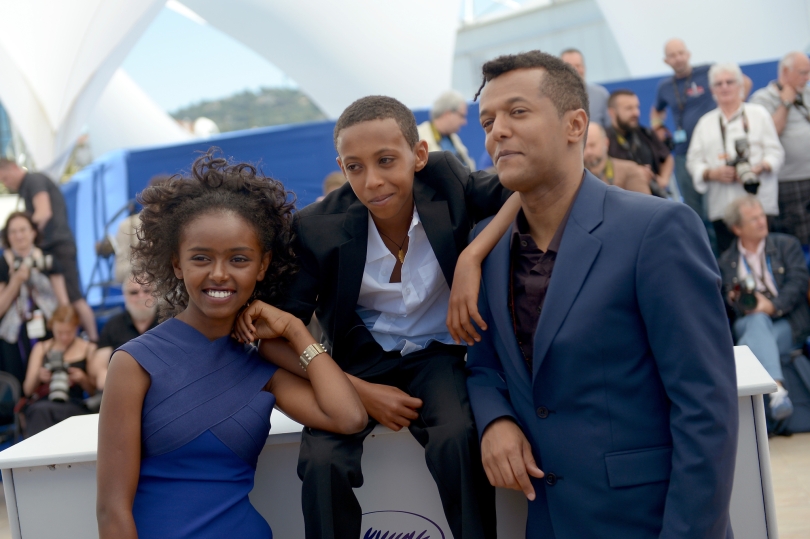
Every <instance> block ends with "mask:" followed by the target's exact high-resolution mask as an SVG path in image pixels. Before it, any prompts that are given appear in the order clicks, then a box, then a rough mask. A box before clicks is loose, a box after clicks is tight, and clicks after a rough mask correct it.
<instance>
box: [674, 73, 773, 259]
mask: <svg viewBox="0 0 810 539" xmlns="http://www.w3.org/2000/svg"><path fill="white" fill-rule="evenodd" d="M709 83H710V85H711V91H712V96H713V97H714V99H715V101H717V107H718V108H716V109H715V110H713V111H711V112H708V113H706V114H705V115H703V117H702V118H701V119H700V120H699V121H698V123H697V126H695V130H694V132H693V133H692V140H691V142H690V143H689V150H688V152H687V154H686V166H687V168H688V169H689V173H690V174H691V175H692V181H693V182H694V184H695V190H696V191H697V192H698V193H701V194H705V195H706V197H705V200H706V205H707V213H708V217H709V220H710V221H711V222H712V224H713V225H714V230H715V233H716V236H717V250H718V252H720V253H722V252H723V251H725V250H726V249H728V248H729V246H730V245H731V244H732V243H733V241H734V234H733V233H732V232H731V230H729V229H728V227H727V226H726V225H725V224H724V223H723V215H724V212H725V210H726V207H727V206H728V205H729V204H730V203H731V201H733V200H734V199H736V198H738V197H740V196H742V195H745V194H746V193H751V194H755V195H756V196H757V198H759V201H760V202H761V203H762V207H763V209H764V210H765V214H766V215H768V216H769V217H776V216H777V215H779V203H778V191H779V185H778V182H777V179H776V178H777V173H778V172H779V168H780V167H781V166H782V162H783V161H784V158H785V152H784V150H783V149H782V145H781V144H780V143H779V137H778V135H777V134H776V128H775V127H774V124H773V119H772V118H771V115H770V113H768V111H767V110H766V109H765V107H763V106H762V105H756V104H752V103H743V96H744V93H745V89H744V86H743V74H742V71H741V70H740V67H739V66H738V65H737V64H733V63H728V64H715V65H713V66H712V67H711V68H710V69H709Z"/></svg>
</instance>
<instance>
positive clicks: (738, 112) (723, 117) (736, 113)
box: [717, 103, 745, 125]
mask: <svg viewBox="0 0 810 539" xmlns="http://www.w3.org/2000/svg"><path fill="white" fill-rule="evenodd" d="M717 110H718V111H719V112H720V121H722V122H723V125H728V124H730V123H731V122H733V121H734V120H737V119H739V118H740V117H741V116H742V113H743V111H744V110H745V103H743V104H741V105H740V108H738V109H737V110H736V111H734V114H732V115H731V118H729V119H728V120H726V115H725V114H723V111H722V110H720V107H717Z"/></svg>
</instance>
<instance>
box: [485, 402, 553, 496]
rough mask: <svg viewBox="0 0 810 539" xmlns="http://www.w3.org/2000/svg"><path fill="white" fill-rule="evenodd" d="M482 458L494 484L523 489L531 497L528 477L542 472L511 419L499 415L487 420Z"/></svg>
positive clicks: (539, 476) (540, 476) (542, 474)
mask: <svg viewBox="0 0 810 539" xmlns="http://www.w3.org/2000/svg"><path fill="white" fill-rule="evenodd" d="M481 460H482V462H483V464H484V471H485V472H486V474H487V479H489V482H490V483H491V484H492V486H493V487H503V488H511V489H513V490H522V491H523V493H524V494H525V495H526V497H527V498H528V499H529V500H534V498H535V494H534V487H533V486H532V482H531V480H530V479H529V476H532V477H536V478H537V479H540V478H542V477H543V476H544V475H545V474H544V473H543V472H542V471H541V470H540V468H538V467H537V464H536V463H535V462H534V457H533V456H532V447H531V446H530V445H529V441H528V440H527V439H526V436H525V435H524V434H523V431H522V430H520V427H518V426H517V425H516V424H515V422H514V421H512V420H511V419H509V418H506V417H502V418H500V419H496V420H495V421H493V422H492V423H490V425H489V426H488V427H487V429H486V430H485V431H484V436H483V437H482V438H481Z"/></svg>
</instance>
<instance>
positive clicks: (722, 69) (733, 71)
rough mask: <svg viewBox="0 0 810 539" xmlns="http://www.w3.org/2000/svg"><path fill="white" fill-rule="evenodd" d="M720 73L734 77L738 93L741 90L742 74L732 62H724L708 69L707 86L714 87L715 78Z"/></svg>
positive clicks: (738, 67) (737, 65)
mask: <svg viewBox="0 0 810 539" xmlns="http://www.w3.org/2000/svg"><path fill="white" fill-rule="evenodd" d="M720 73H728V74H730V75H733V76H734V80H736V81H737V83H738V84H739V85H740V91H741V92H742V91H744V90H743V80H744V78H743V72H742V69H740V66H739V64H735V63H734V62H726V63H720V64H714V65H712V67H710V68H709V85H710V86H714V81H715V79H717V76H718V75H719V74H720Z"/></svg>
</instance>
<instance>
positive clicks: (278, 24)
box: [181, 0, 461, 118]
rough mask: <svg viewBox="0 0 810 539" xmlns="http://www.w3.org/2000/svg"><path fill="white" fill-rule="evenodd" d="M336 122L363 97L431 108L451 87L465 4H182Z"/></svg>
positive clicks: (373, 0)
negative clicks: (280, 73) (286, 79)
mask: <svg viewBox="0 0 810 539" xmlns="http://www.w3.org/2000/svg"><path fill="white" fill-rule="evenodd" d="M181 2H182V4H184V5H185V6H186V7H188V8H189V9H191V10H192V11H194V12H195V13H197V14H198V15H199V16H201V17H202V18H203V19H205V20H206V21H207V22H208V24H210V25H212V26H214V27H216V28H218V29H220V30H222V31H223V32H225V33H227V34H229V35H231V36H232V37H233V38H235V39H237V40H239V41H241V42H242V43H244V44H246V45H247V46H249V47H251V48H252V49H253V50H255V51H256V52H258V53H259V54H261V55H262V56H264V57H265V58H267V59H268V60H269V61H270V62H272V63H273V64H274V65H276V66H278V67H279V68H280V69H281V70H282V71H284V72H285V73H286V74H287V75H289V76H290V78H292V79H293V80H295V81H296V82H297V83H298V85H299V86H300V87H301V89H302V90H303V91H304V92H306V93H307V94H308V95H309V96H310V97H311V98H312V99H313V100H314V101H315V102H316V103H317V104H318V105H319V106H320V107H321V109H323V111H324V112H326V114H327V115H329V116H331V117H333V118H336V117H337V116H339V115H340V113H341V112H342V111H343V109H344V108H346V106H347V105H349V104H350V103H351V102H352V101H354V100H355V99H357V98H358V97H361V96H364V95H369V94H385V95H390V96H393V97H396V98H398V99H399V100H400V101H402V102H403V103H405V104H406V105H408V106H410V107H424V106H426V105H429V104H430V103H432V102H433V100H434V99H435V98H436V97H437V96H438V95H439V94H440V93H442V92H443V91H445V90H447V89H448V88H450V77H451V73H452V65H453V48H454V45H455V41H456V30H457V28H458V14H459V10H460V7H461V0H399V1H391V0H389V1H385V2H381V1H380V0H343V1H341V2H335V1H334V0H308V1H306V2H289V1H285V0H229V1H228V2H222V1H221V0H181Z"/></svg>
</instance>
